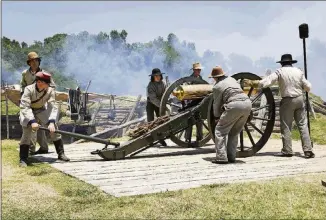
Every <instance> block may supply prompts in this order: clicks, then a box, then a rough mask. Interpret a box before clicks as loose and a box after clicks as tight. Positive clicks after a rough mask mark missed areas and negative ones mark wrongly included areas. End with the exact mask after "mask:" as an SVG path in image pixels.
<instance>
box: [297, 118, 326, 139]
mask: <svg viewBox="0 0 326 220" xmlns="http://www.w3.org/2000/svg"><path fill="white" fill-rule="evenodd" d="M325 126H326V116H324V115H322V114H319V113H316V119H314V118H312V117H311V118H310V132H311V139H312V141H313V142H314V143H316V144H322V145H323V144H326V135H325ZM292 138H293V140H300V133H299V130H298V129H297V126H296V125H295V123H294V127H293V130H292Z"/></svg>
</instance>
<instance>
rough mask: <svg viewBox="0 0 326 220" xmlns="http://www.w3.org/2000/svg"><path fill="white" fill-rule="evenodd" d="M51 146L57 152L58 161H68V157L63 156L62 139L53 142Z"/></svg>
mask: <svg viewBox="0 0 326 220" xmlns="http://www.w3.org/2000/svg"><path fill="white" fill-rule="evenodd" d="M53 144H54V146H55V150H56V151H57V154H58V159H59V160H63V161H70V159H69V158H68V157H66V155H65V152H64V149H63V141H62V139H59V140H57V141H53Z"/></svg>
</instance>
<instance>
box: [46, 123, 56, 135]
mask: <svg viewBox="0 0 326 220" xmlns="http://www.w3.org/2000/svg"><path fill="white" fill-rule="evenodd" d="M48 129H49V130H50V133H51V134H52V133H54V132H55V127H54V123H50V124H49V126H48Z"/></svg>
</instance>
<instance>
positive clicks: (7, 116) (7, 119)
mask: <svg viewBox="0 0 326 220" xmlns="http://www.w3.org/2000/svg"><path fill="white" fill-rule="evenodd" d="M7 87H8V83H6V86H5V94H6V95H5V97H6V123H7V139H9V137H10V133H9V115H8V114H9V113H8V95H7Z"/></svg>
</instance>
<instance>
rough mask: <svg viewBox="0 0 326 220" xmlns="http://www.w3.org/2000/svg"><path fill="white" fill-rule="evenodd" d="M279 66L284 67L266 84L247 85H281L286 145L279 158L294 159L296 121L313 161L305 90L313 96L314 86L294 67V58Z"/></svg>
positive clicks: (288, 57)
mask: <svg viewBox="0 0 326 220" xmlns="http://www.w3.org/2000/svg"><path fill="white" fill-rule="evenodd" d="M277 63H280V64H281V65H282V67H281V68H279V69H277V70H276V71H275V72H274V73H272V74H271V75H269V76H267V77H266V78H264V79H263V80H260V81H259V80H244V83H247V84H248V85H250V86H253V87H260V88H265V87H268V86H270V85H272V84H274V83H276V82H278V84H279V89H280V94H281V96H282V100H281V103H280V120H281V134H282V142H283V148H282V151H281V154H279V155H278V156H285V157H292V156H293V151H292V139H291V130H292V122H293V117H294V120H295V122H296V124H297V126H298V129H299V132H300V136H301V142H302V149H303V152H304V155H305V157H306V158H313V157H315V154H314V153H313V151H312V146H311V140H310V135H309V130H308V125H307V117H306V112H305V111H306V110H305V102H304V97H303V94H304V93H303V90H305V91H307V92H309V91H310V89H311V84H310V82H308V81H307V80H306V78H305V76H304V74H303V72H302V71H301V70H300V69H299V68H297V67H293V66H292V64H293V63H297V61H296V60H292V55H291V54H284V55H282V57H281V61H278V62H277Z"/></svg>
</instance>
